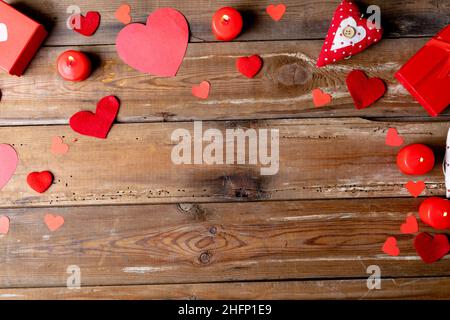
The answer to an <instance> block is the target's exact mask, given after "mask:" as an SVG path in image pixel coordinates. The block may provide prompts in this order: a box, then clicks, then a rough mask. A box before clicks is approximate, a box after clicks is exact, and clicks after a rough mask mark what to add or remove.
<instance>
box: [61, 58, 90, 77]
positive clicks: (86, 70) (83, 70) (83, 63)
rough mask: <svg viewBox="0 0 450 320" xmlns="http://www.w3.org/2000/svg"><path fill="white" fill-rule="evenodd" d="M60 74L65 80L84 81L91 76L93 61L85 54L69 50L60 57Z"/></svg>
mask: <svg viewBox="0 0 450 320" xmlns="http://www.w3.org/2000/svg"><path fill="white" fill-rule="evenodd" d="M58 72H59V74H60V75H61V77H63V78H64V79H65V80H68V81H76V82H78V81H83V80H86V79H87V78H88V77H89V75H90V74H91V61H90V60H89V58H88V57H87V56H86V55H85V54H84V53H82V52H79V51H74V50H69V51H66V52H64V53H62V54H61V55H60V56H59V57H58Z"/></svg>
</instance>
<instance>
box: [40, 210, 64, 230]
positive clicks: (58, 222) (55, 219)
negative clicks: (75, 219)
mask: <svg viewBox="0 0 450 320" xmlns="http://www.w3.org/2000/svg"><path fill="white" fill-rule="evenodd" d="M44 222H45V224H46V225H47V228H48V229H49V230H50V231H51V232H53V231H56V230H58V229H59V228H61V227H62V225H63V224H64V218H63V217H62V216H55V215H52V214H50V213H48V214H46V215H45V217H44Z"/></svg>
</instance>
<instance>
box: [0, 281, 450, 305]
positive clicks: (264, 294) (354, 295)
mask: <svg viewBox="0 0 450 320" xmlns="http://www.w3.org/2000/svg"><path fill="white" fill-rule="evenodd" d="M449 286H450V279H449V278H443V277H439V278H407V279H401V278H400V279H386V280H382V282H381V290H368V289H367V284H366V280H320V281H272V282H235V283H199V284H176V285H170V284H169V285H134V286H102V287H82V288H81V289H80V290H69V289H66V288H29V289H20V288H17V289H0V300H27V299H28V300H62V299H69V300H92V299H98V300H101V299H105V300H119V299H120V300H143V299H153V300H154V299H157V300H162V299H164V300H168V299H171V300H173V299H179V300H241V299H244V300H271V299H275V300H296V299H298V300H313V299H329V300H334V299H352V300H355V299H363V300H368V299H377V300H378V299H450V294H449V291H448V290H447V288H448V287H449Z"/></svg>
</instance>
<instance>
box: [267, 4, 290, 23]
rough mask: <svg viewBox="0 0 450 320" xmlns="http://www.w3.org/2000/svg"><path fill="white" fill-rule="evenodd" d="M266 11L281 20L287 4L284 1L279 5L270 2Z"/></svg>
mask: <svg viewBox="0 0 450 320" xmlns="http://www.w3.org/2000/svg"><path fill="white" fill-rule="evenodd" d="M266 12H267V13H268V14H269V16H270V17H271V18H272V19H273V20H274V21H280V20H281V18H283V16H284V13H285V12H286V6H285V5H284V4H282V3H280V4H278V5H274V4H270V5H268V6H267V8H266Z"/></svg>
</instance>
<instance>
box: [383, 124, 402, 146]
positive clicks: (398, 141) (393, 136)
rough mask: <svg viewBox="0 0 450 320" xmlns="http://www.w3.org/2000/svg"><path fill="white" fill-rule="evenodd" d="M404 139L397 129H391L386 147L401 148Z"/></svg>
mask: <svg viewBox="0 0 450 320" xmlns="http://www.w3.org/2000/svg"><path fill="white" fill-rule="evenodd" d="M403 142H404V141H403V138H402V137H401V136H400V135H399V134H398V131H397V129H395V128H389V129H388V131H387V134H386V145H388V146H390V147H400V146H401V145H402V144H403Z"/></svg>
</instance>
